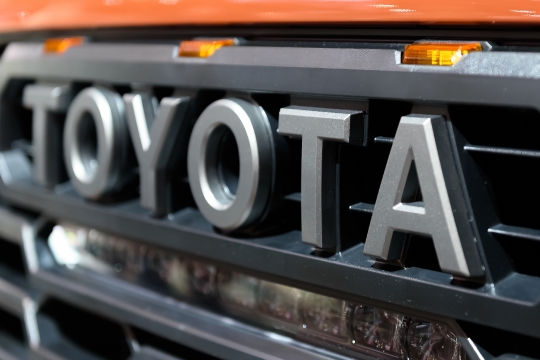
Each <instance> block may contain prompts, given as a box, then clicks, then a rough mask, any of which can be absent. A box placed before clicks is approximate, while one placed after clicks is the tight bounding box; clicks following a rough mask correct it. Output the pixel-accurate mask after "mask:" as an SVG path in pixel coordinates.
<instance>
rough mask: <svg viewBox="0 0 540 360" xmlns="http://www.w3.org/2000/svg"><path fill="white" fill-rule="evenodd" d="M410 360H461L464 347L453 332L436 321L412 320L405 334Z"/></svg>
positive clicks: (463, 355) (464, 355) (463, 357)
mask: <svg viewBox="0 0 540 360" xmlns="http://www.w3.org/2000/svg"><path fill="white" fill-rule="evenodd" d="M407 344H408V353H409V359H411V360H463V359H465V358H466V354H465V351H464V349H463V348H462V347H461V345H460V344H459V342H458V340H457V337H456V335H455V334H454V332H453V331H452V330H451V329H450V328H448V327H446V326H444V325H440V324H437V323H432V322H426V321H421V320H413V321H412V322H411V324H410V326H409V331H408V335H407Z"/></svg>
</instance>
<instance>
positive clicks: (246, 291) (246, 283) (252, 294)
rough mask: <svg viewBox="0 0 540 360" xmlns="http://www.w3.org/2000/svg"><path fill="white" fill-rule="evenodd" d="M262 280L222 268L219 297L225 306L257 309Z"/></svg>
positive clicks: (218, 284) (218, 283)
mask: <svg viewBox="0 0 540 360" xmlns="http://www.w3.org/2000/svg"><path fill="white" fill-rule="evenodd" d="M260 282H261V281H260V280H259V279H256V278H254V277H251V276H247V275H243V274H239V273H237V272H232V271H226V270H222V271H220V272H219V274H218V277H217V288H218V292H219V298H220V300H221V301H222V302H223V304H224V305H225V306H232V307H236V308H239V309H242V310H255V309H256V308H257V292H258V289H259V284H260Z"/></svg>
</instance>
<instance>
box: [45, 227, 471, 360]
mask: <svg viewBox="0 0 540 360" xmlns="http://www.w3.org/2000/svg"><path fill="white" fill-rule="evenodd" d="M48 244H49V248H50V249H51V253H52V254H53V256H54V258H55V260H56V262H57V263H58V264H61V265H65V266H66V267H67V268H69V269H74V268H75V267H83V268H86V269H90V270H92V271H95V272H97V273H100V274H103V275H105V276H115V277H118V278H120V279H122V280H125V281H128V282H131V283H133V284H137V285H139V286H143V287H145V288H148V289H151V290H154V291H157V292H161V293H165V294H167V295H171V296H175V297H177V298H179V299H181V300H184V301H187V302H191V303H193V304H195V305H198V306H206V307H208V308H209V309H211V310H215V309H221V311H223V312H224V313H225V314H227V315H230V316H234V317H236V318H239V319H243V320H247V321H249V322H251V323H253V324H255V325H259V326H264V327H271V328H273V329H274V330H276V331H280V332H284V333H287V334H289V335H290V336H293V337H297V338H299V339H301V340H304V341H307V342H311V343H313V344H314V345H316V346H322V347H325V346H327V345H328V344H330V345H331V348H332V349H333V350H336V349H338V351H343V352H344V353H346V354H348V355H351V354H353V355H354V354H355V353H357V354H358V353H363V354H368V355H370V356H375V357H379V358H385V359H408V360H466V357H467V356H466V354H465V351H464V349H463V347H462V346H461V344H460V343H459V341H458V338H457V336H456V333H455V332H454V331H453V330H452V328H450V327H449V326H447V325H445V324H442V323H440V322H430V321H426V320H420V319H416V318H415V317H411V316H407V315H405V314H399V313H396V312H391V311H388V310H386V309H383V308H379V307H373V306H367V305H364V304H360V303H354V302H349V301H345V300H342V299H337V298H333V297H328V296H324V295H320V294H316V293H313V292H309V291H304V290H300V289H297V288H294V287H291V286H286V285H282V284H278V283H275V282H271V281H267V280H263V279H259V278H257V277H253V276H250V275H247V274H244V273H241V272H236V271H231V270H228V269H223V268H219V267H217V266H215V265H213V264H211V263H208V262H204V261H199V260H195V259H192V258H190V257H188V256H184V255H183V254H178V253H175V252H172V251H170V250H165V249H162V248H159V247H156V246H150V245H146V244H143V243H138V242H135V241H131V240H127V239H123V238H118V237H115V236H112V235H109V234H106V233H104V232H101V231H98V230H95V229H88V228H84V227H81V226H78V225H74V224H69V223H61V224H59V225H56V226H55V227H54V228H53V231H52V232H51V234H50V236H49V238H48ZM321 340H323V341H321ZM336 345H337V346H336Z"/></svg>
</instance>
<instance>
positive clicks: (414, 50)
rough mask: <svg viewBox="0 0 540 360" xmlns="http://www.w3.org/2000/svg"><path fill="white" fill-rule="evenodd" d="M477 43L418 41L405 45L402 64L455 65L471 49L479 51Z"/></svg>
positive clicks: (480, 48)
mask: <svg viewBox="0 0 540 360" xmlns="http://www.w3.org/2000/svg"><path fill="white" fill-rule="evenodd" d="M481 50H482V45H481V44H479V43H475V44H472V43H469V44H466V43H464V44H460V43H453V44H452V43H420V44H412V45H407V46H405V51H404V52H403V59H402V63H403V64H415V65H440V66H450V65H455V64H457V62H458V61H459V60H461V58H462V57H463V56H465V55H467V54H468V53H470V52H473V51H481Z"/></svg>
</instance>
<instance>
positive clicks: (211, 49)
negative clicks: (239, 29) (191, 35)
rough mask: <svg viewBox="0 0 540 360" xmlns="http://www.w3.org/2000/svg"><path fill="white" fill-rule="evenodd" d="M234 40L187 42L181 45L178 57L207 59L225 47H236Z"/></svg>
mask: <svg viewBox="0 0 540 360" xmlns="http://www.w3.org/2000/svg"><path fill="white" fill-rule="evenodd" d="M235 44H236V43H235V41H234V39H224V40H186V41H182V42H181V43H180V48H179V49H178V56H189V57H199V58H207V57H210V56H212V55H213V54H214V53H215V52H216V51H217V50H218V49H220V48H221V47H223V46H233V45H235Z"/></svg>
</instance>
